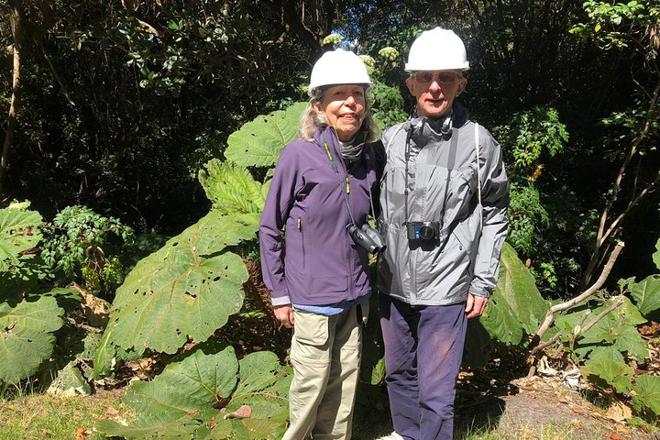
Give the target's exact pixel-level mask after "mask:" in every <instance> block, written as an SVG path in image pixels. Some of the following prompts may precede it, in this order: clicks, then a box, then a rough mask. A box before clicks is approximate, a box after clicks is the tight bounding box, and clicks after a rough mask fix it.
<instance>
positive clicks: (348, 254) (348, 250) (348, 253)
mask: <svg viewBox="0 0 660 440" xmlns="http://www.w3.org/2000/svg"><path fill="white" fill-rule="evenodd" d="M345 168H346V164H344V169H345ZM345 181H346V202H347V203H348V204H349V206H350V204H351V181H350V178H349V177H348V170H347V171H346V175H345ZM351 209H353V208H352V207H351ZM346 237H348V234H346ZM346 244H347V246H346V268H347V269H348V270H347V272H348V294H349V297H350V298H351V299H354V298H353V271H352V270H351V248H352V247H351V243H350V242H348V239H347V243H346Z"/></svg>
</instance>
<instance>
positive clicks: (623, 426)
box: [457, 377, 660, 440]
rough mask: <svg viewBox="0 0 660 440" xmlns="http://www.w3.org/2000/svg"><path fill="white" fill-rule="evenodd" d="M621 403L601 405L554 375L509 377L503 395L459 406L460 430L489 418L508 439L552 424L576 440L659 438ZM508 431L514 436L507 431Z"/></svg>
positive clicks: (529, 436) (532, 436)
mask: <svg viewBox="0 0 660 440" xmlns="http://www.w3.org/2000/svg"><path fill="white" fill-rule="evenodd" d="M620 405H621V404H620V403H611V404H610V405H609V407H607V408H602V407H599V406H596V405H594V404H593V403H591V402H589V401H588V400H586V399H585V398H584V397H583V393H579V392H577V391H575V390H572V389H569V388H568V387H567V386H565V385H563V384H561V383H560V381H559V379H557V378H541V377H532V378H530V379H526V378H523V379H516V380H513V381H512V382H511V383H510V393H509V394H507V395H502V396H499V397H491V398H490V399H488V400H487V401H484V402H483V404H481V405H474V406H472V407H470V408H467V407H463V408H461V407H458V408H457V418H458V425H459V427H460V428H461V429H462V430H464V431H470V430H475V429H474V428H475V427H476V428H479V427H480V426H483V425H484V424H487V425H488V426H490V427H493V428H496V429H495V431H496V432H498V433H499V434H500V435H503V436H505V437H504V438H512V439H514V438H516V439H518V438H519V439H523V438H526V439H530V440H531V439H537V438H545V437H543V433H542V432H540V431H539V430H540V429H542V427H546V428H547V426H548V425H554V426H556V427H557V430H558V431H562V430H563V431H570V438H571V439H576V440H578V439H585V440H586V439H589V440H591V439H608V440H624V439H630V440H660V435H658V434H657V433H655V434H654V433H651V432H650V430H649V427H639V426H630V424H629V423H628V420H630V419H629V417H630V415H629V414H626V409H625V408H623V407H621V406H620ZM507 433H511V434H512V435H513V433H515V435H516V437H513V436H512V437H506V434H507ZM550 438H553V437H550ZM557 438H561V437H557Z"/></svg>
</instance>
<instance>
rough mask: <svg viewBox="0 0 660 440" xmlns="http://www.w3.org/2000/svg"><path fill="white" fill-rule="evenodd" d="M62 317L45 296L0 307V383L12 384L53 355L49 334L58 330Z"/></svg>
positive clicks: (30, 373)
mask: <svg viewBox="0 0 660 440" xmlns="http://www.w3.org/2000/svg"><path fill="white" fill-rule="evenodd" d="M63 314H64V311H63V310H62V309H61V308H60V307H58V306H57V301H55V298H52V297H47V296H44V297H41V298H39V299H38V300H36V301H34V302H28V301H27V300H24V301H22V302H20V303H19V304H18V305H17V306H16V307H10V306H9V304H7V303H0V382H2V383H16V382H18V381H20V380H22V379H26V378H28V377H30V376H31V375H33V374H34V373H35V372H36V371H37V370H38V368H39V366H40V365H41V363H42V362H43V361H44V360H46V359H48V358H49V357H50V355H51V354H52V352H53V343H54V342H55V336H54V335H53V332H55V331H57V330H59V329H60V327H62V324H63V321H62V315H63Z"/></svg>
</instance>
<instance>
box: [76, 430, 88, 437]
mask: <svg viewBox="0 0 660 440" xmlns="http://www.w3.org/2000/svg"><path fill="white" fill-rule="evenodd" d="M86 438H87V434H85V428H78V429H76V440H85V439H86Z"/></svg>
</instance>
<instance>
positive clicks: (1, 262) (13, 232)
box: [0, 208, 41, 271]
mask: <svg viewBox="0 0 660 440" xmlns="http://www.w3.org/2000/svg"><path fill="white" fill-rule="evenodd" d="M40 225H41V216H40V215H39V213H37V212H34V211H27V210H22V209H12V208H5V209H0V271H3V270H7V268H8V267H9V266H10V265H13V264H16V263H17V262H18V256H19V255H20V253H21V252H23V251H25V250H27V249H30V248H33V247H34V246H36V245H37V243H38V242H39V240H41V232H40V231H39V226H40Z"/></svg>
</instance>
